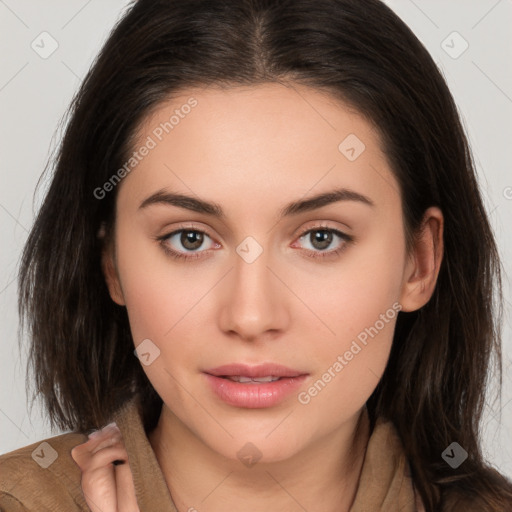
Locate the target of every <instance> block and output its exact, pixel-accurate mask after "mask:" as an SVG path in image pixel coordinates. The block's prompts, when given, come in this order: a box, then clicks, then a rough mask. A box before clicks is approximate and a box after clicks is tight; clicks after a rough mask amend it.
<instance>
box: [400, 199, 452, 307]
mask: <svg viewBox="0 0 512 512" xmlns="http://www.w3.org/2000/svg"><path fill="white" fill-rule="evenodd" d="M443 228H444V218H443V214H442V212H441V210H440V209H439V208H438V207H436V206H432V207H430V208H428V209H427V210H426V212H425V214H424V216H423V220H422V223H421V226H420V229H419V232H418V234H417V237H416V239H415V242H414V246H413V247H412V249H411V252H410V254H409V255H408V259H407V262H406V265H405V269H404V278H403V282H402V290H401V296H400V304H401V305H402V311H416V310H417V309H420V308H421V307H422V306H424V305H425V304H426V303H427V302H428V301H429V300H430V298H431V297H432V294H433V293H434V289H435V286H436V283H437V276H438V275H439V269H440V268H441V261H442V259H443V250H444V244H443Z"/></svg>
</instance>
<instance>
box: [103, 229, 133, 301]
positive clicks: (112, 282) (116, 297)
mask: <svg viewBox="0 0 512 512" xmlns="http://www.w3.org/2000/svg"><path fill="white" fill-rule="evenodd" d="M98 238H100V239H102V240H103V249H102V251H101V269H102V271H103V276H104V277H105V282H106V283H107V288H108V291H109V293H110V297H111V299H112V300H113V301H114V302H115V303H116V304H119V306H126V303H125V300H124V296H123V290H122V288H121V281H120V279H119V274H118V272H117V265H116V258H115V244H114V241H113V240H112V239H110V237H107V236H106V235H105V225H104V224H102V226H101V228H100V230H99V231H98Z"/></svg>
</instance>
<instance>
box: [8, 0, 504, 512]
mask: <svg viewBox="0 0 512 512" xmlns="http://www.w3.org/2000/svg"><path fill="white" fill-rule="evenodd" d="M72 108H73V110H72V116H71V119H70V122H69V125H68V127H67V131H66V133H65V136H64V140H63V143H62V147H61V150H60V153H59V157H58V161H57V165H56V169H55V174H54V176H53V180H52V183H51V186H50V189H49V191H48V193H47V196H46V199H45V202H44V204H43V206H42V208H41V211H40V213H39V215H38V218H37V220H36V223H35V225H34V227H33V229H32V231H31V234H30V237H29V239H28V241H27V245H26V248H25V251H24V254H23V261H22V267H21V272H20V292H21V293H20V309H21V313H22V315H24V316H25V318H26V319H27V321H28V326H29V328H30V331H31V335H32V347H31V362H32V366H33V370H34V375H35V380H36V389H37V391H38V393H41V394H42V397H43V399H44V401H45V404H46V407H47V410H48V414H49V417H50V418H51V420H52V422H53V424H54V425H57V426H59V427H60V428H65V429H70V430H72V431H73V432H72V433H69V434H63V435H61V436H57V437H54V438H50V439H47V440H45V441H44V442H43V443H37V444H36V445H31V446H30V447H25V448H22V449H21V450H17V451H15V452H11V453H10V454H6V455H4V456H2V457H1V458H0V461H1V462H0V464H1V466H0V467H1V469H2V471H1V473H2V475H7V477H4V476H2V478H3V481H2V487H1V490H2V494H1V496H2V497H1V498H0V505H1V507H3V509H5V510H36V509H37V510H44V509H51V510H88V509H90V510H92V511H93V512H96V511H99V510H102V511H110V510H112V511H115V510H121V511H123V512H124V511H131V510H141V511H144V510H179V511H185V510H188V511H193V510H200V511H210V512H216V511H218V510H225V509H226V508H230V509H233V510H251V511H256V510H286V511H287V510H290V511H291V510H322V511H340V510H342V511H351V512H362V511H370V510H371V511H373V510H382V511H396V510H401V511H413V510H425V511H427V512H433V511H440V510H441V511H452V510H453V511H455V510H464V511H468V510H478V511H483V510H485V511H498V510H499V511H503V510H507V507H508V509H510V506H511V505H510V504H511V501H512V484H511V483H510V482H509V481H508V480H507V479H506V478H505V477H504V476H502V475H500V474H499V473H498V472H497V471H495V470H494V469H492V468H491V467H490V466H488V465H487V464H486V462H485V461H484V459H483V456H482V451H481V446H480V440H479V437H478V428H479V422H480V417H481V411H482V405H483V400H484V393H485V382H486V378H487V374H488V371H489V369H490V361H491V356H492V355H493V354H496V355H498V356H499V355H500V344H499V326H500V324H499V315H497V313H499V306H500V302H499V299H500V296H499V293H500V264H499V260H498V256H497V250H496V245H495V241H494V239H493V236H492V232H491V229H490V227H489V222H488V218H487V214H486V212H485V210H484V207H483V203H482V199H481V196H480V192H479V190H478V186H477V182H476V177H475V172H474V167H473V163H472V158H471V154H470V150H469V147H468V142H467V139H466V136H465V134H464V131H463V129H462V126H461V123H460V120H459V117H458V114H457V110H456V106H455V104H454V101H453V99H452V96H451V94H450V92H449V90H448V88H447V86H446V84H445V82H444V80H443V78H442V76H441V75H440V73H439V71H438V69H437V67H436V65H435V64H434V62H433V61H432V59H431V57H430V55H429V54H428V52H427V51H426V49H425V48H424V47H423V46H422V45H421V44H420V42H419V41H418V40H417V38H416V37H415V36H414V35H413V34H412V32H411V31H410V30H409V29H408V28H407V26H406V25H405V24H404V23H403V22H402V21H401V20H400V19H399V18H398V17H397V16H396V15H395V14H394V13H393V12H392V11H391V10H390V9H389V8H387V7H386V6H385V5H384V4H382V3H381V2H379V1H377V0H368V1H366V2H359V1H355V0H336V1H332V0H319V1H315V2H311V1H306V0H304V1H293V2H291V1H275V0H274V1H271V0H266V1H263V0H260V1H258V0H243V1H240V0H237V1H235V0H222V1H219V2H206V1H200V0H186V1H181V2H179V3H178V2H177V3H172V2H169V1H168V0H166V1H163V0H162V1H154V0H152V1H149V0H139V1H138V2H137V3H135V4H134V5H133V6H132V7H131V9H130V10H129V11H128V12H127V13H126V15H125V16H124V17H123V19H122V20H121V21H120V23H119V24H118V25H117V27H116V28H115V30H114V31H113V33H112V34H111V36H110V38H109V39H108V41H107V42H106V44H105V46H104V48H103V50H102V51H101V54H100V55H99V57H98V59H97V62H96V63H95V64H94V66H93V68H92V69H91V71H90V73H89V74H88V76H87V77H86V79H85V81H84V83H83V85H82V87H81V89H80V91H79V93H78V95H77V97H76V99H75V101H74V103H73V107H72ZM313 235H314V236H313ZM495 306H496V307H497V309H495ZM134 349H135V355H136V356H137V357H135V356H134ZM107 424H108V425H107ZM104 425H107V427H105V428H102V429H101V430H97V431H96V432H94V433H92V434H91V435H90V436H89V438H87V436H86V434H87V433H88V432H90V431H91V430H96V429H99V428H100V427H103V426H104ZM34 461H35V462H37V463H38V464H34ZM27 475H28V476H29V478H30V481H29V482H27V481H26V480H25V478H26V477H27Z"/></svg>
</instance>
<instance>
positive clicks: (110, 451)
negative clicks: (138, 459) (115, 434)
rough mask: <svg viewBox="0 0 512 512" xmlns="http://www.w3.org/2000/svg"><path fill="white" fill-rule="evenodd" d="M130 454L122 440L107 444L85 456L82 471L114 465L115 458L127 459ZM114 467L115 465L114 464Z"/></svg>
mask: <svg viewBox="0 0 512 512" xmlns="http://www.w3.org/2000/svg"><path fill="white" fill-rule="evenodd" d="M127 458H128V454H127V453H126V448H125V447H124V444H123V442H122V441H117V442H116V443H115V444H113V445H111V446H107V447H105V448H102V449H101V450H98V451H97V452H95V453H93V454H91V453H90V452H88V453H87V454H85V455H84V456H83V459H82V464H83V467H84V469H83V470H82V471H94V470H95V469H98V468H102V467H105V466H109V465H112V463H113V462H114V461H115V460H118V459H119V460H127ZM112 467H113V465H112Z"/></svg>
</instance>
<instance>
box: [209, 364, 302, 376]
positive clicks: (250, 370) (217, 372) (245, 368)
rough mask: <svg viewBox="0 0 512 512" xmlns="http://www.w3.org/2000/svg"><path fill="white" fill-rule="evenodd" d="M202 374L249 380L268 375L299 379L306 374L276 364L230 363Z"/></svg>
mask: <svg viewBox="0 0 512 512" xmlns="http://www.w3.org/2000/svg"><path fill="white" fill-rule="evenodd" d="M204 373H208V374H209V375H214V376H216V377H221V376H231V377H232V376H235V375H243V376H244V377H251V378H254V377H267V376H269V375H273V376H275V377H300V376H301V375H307V373H306V372H301V371H299V370H293V369H291V368H287V367H286V366H283V365H280V364H277V363H263V364H258V365H253V366H251V365H247V364H241V363H231V364H225V365H222V366H217V367H216V368H211V369H209V370H205V371H204Z"/></svg>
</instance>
